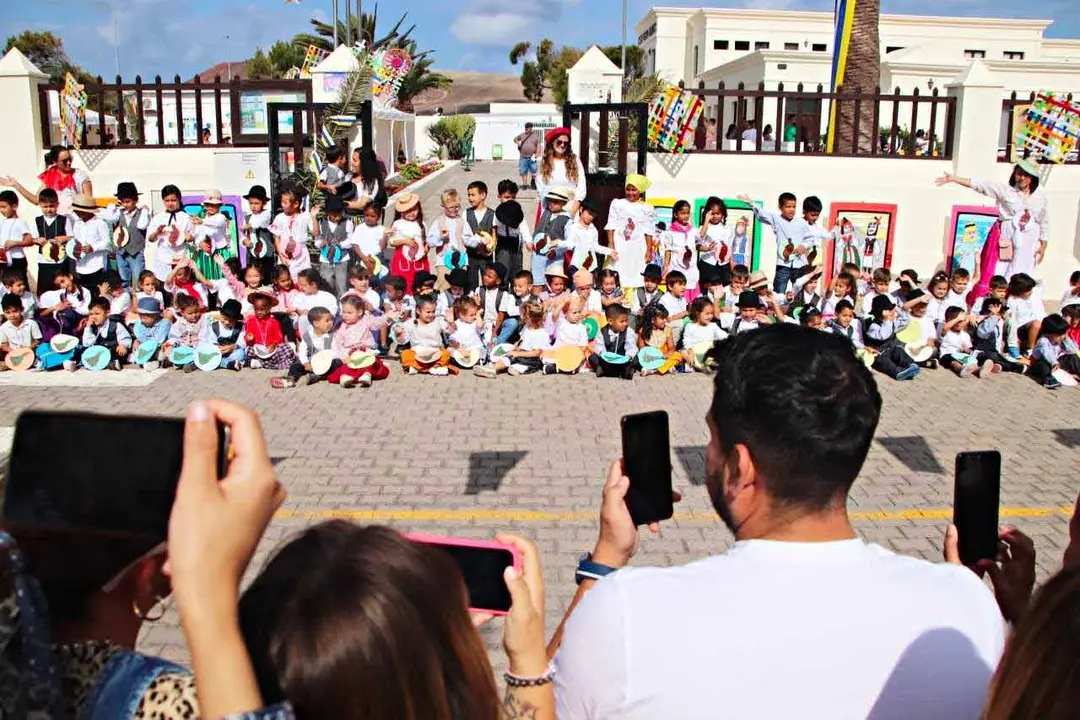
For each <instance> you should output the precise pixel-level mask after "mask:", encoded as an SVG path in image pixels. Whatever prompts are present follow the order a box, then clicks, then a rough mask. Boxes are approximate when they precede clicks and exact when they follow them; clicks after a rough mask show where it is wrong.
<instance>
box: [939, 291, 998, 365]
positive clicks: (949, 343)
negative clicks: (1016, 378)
mask: <svg viewBox="0 0 1080 720" xmlns="http://www.w3.org/2000/svg"><path fill="white" fill-rule="evenodd" d="M967 322H968V317H967V312H965V310H964V308H962V307H958V306H956V305H952V306H950V307H948V308H947V309H946V310H945V324H944V325H942V326H941V364H942V365H944V366H945V367H947V368H949V369H950V370H952V371H953V372H954V373H956V374H957V375H959V376H960V377H962V378H966V377H971V376H972V375H973V374H974V375H976V376H977V377H980V378H985V377H990V376H991V375H993V374H995V373H999V372H1001V366H1000V365H998V364H997V363H995V362H994V361H992V360H989V359H987V360H985V361H984V362H983V363H982V365H981V366H980V365H979V359H980V357H981V355H980V353H979V352H978V351H977V350H975V348H974V346H973V345H972V344H971V336H970V335H968V333H967Z"/></svg>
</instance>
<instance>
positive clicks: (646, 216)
mask: <svg viewBox="0 0 1080 720" xmlns="http://www.w3.org/2000/svg"><path fill="white" fill-rule="evenodd" d="M604 229H605V230H614V231H615V236H614V241H615V252H617V253H618V254H619V259H618V260H617V261H616V262H615V265H614V269H615V271H616V272H618V273H619V284H620V285H621V286H622V287H624V288H628V287H629V288H639V287H642V286H643V285H644V284H645V283H644V282H643V281H642V279H641V273H643V272H644V271H645V264H646V263H645V252H646V250H647V249H648V248H647V245H646V242H645V236H646V235H651V236H653V237H655V236H656V209H655V208H654V207H653V206H652V205H650V204H649V203H647V202H636V203H631V202H630V201H629V200H626V199H625V198H617V199H615V200H612V201H611V207H610V208H609V209H608V222H607V227H605V228H604ZM608 266H609V267H611V265H610V263H609V265H608Z"/></svg>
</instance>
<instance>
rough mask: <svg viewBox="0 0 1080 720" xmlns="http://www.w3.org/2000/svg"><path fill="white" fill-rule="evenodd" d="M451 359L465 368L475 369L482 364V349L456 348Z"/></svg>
mask: <svg viewBox="0 0 1080 720" xmlns="http://www.w3.org/2000/svg"><path fill="white" fill-rule="evenodd" d="M450 357H452V358H453V359H454V362H455V363H457V364H458V365H460V366H461V367H463V368H471V367H475V366H476V364H477V363H478V362H480V348H474V347H469V348H454V349H453V350H451V351H450Z"/></svg>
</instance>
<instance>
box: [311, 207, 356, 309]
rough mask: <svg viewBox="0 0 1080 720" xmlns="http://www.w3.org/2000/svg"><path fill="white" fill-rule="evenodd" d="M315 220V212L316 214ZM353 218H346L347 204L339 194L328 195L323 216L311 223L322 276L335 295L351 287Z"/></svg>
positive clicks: (339, 295)
mask: <svg viewBox="0 0 1080 720" xmlns="http://www.w3.org/2000/svg"><path fill="white" fill-rule="evenodd" d="M312 215H313V218H312V219H313V220H314V219H315V218H314V215H315V213H314V212H313V213H312ZM353 230H354V228H353V223H352V220H349V219H347V218H345V203H344V201H343V200H342V199H341V198H339V197H338V196H337V195H327V196H326V199H325V200H324V201H323V206H322V215H321V217H319V218H318V219H317V220H316V221H315V222H313V223H312V224H311V231H312V236H313V237H314V238H315V247H316V248H318V250H319V276H320V277H321V278H322V279H323V282H324V283H326V286H327V288H328V289H329V290H330V292H332V293H333V294H334V297H335V298H338V297H341V296H342V295H343V294H345V291H346V290H348V289H349V281H348V268H349V248H350V247H351V240H350V238H352V235H353Z"/></svg>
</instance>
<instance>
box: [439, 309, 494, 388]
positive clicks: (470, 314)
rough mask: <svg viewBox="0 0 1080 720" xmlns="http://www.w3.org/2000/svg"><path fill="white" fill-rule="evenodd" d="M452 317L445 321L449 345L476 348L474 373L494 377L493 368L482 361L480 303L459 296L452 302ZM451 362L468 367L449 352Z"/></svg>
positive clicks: (482, 343) (457, 348)
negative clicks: (478, 354)
mask: <svg viewBox="0 0 1080 720" xmlns="http://www.w3.org/2000/svg"><path fill="white" fill-rule="evenodd" d="M452 310H453V313H452V314H453V316H454V319H453V321H451V322H448V323H447V330H449V331H450V337H449V342H448V344H449V346H450V348H451V349H452V350H476V351H478V352H479V353H480V363H481V364H478V365H476V366H475V369H474V371H473V372H474V374H476V375H479V376H481V377H489V378H490V377H494V376H495V369H494V368H490V367H485V366H484V365H483V364H482V363H483V361H484V359H485V357H486V355H485V350H486V347H485V343H484V338H483V337H482V336H481V333H482V332H483V331H484V330H485V328H484V321H483V320H482V319H481V315H480V304H479V303H477V302H476V300H474V299H473V298H471V297H468V296H466V297H460V298H458V299H457V300H456V301H455V302H454V306H453V308H452ZM450 357H451V362H453V363H454V365H455V366H457V367H458V368H461V369H468V368H466V367H465V366H464V365H461V364H459V363H458V362H457V361H456V360H455V359H454V358H455V355H454V353H453V352H451V353H450Z"/></svg>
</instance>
